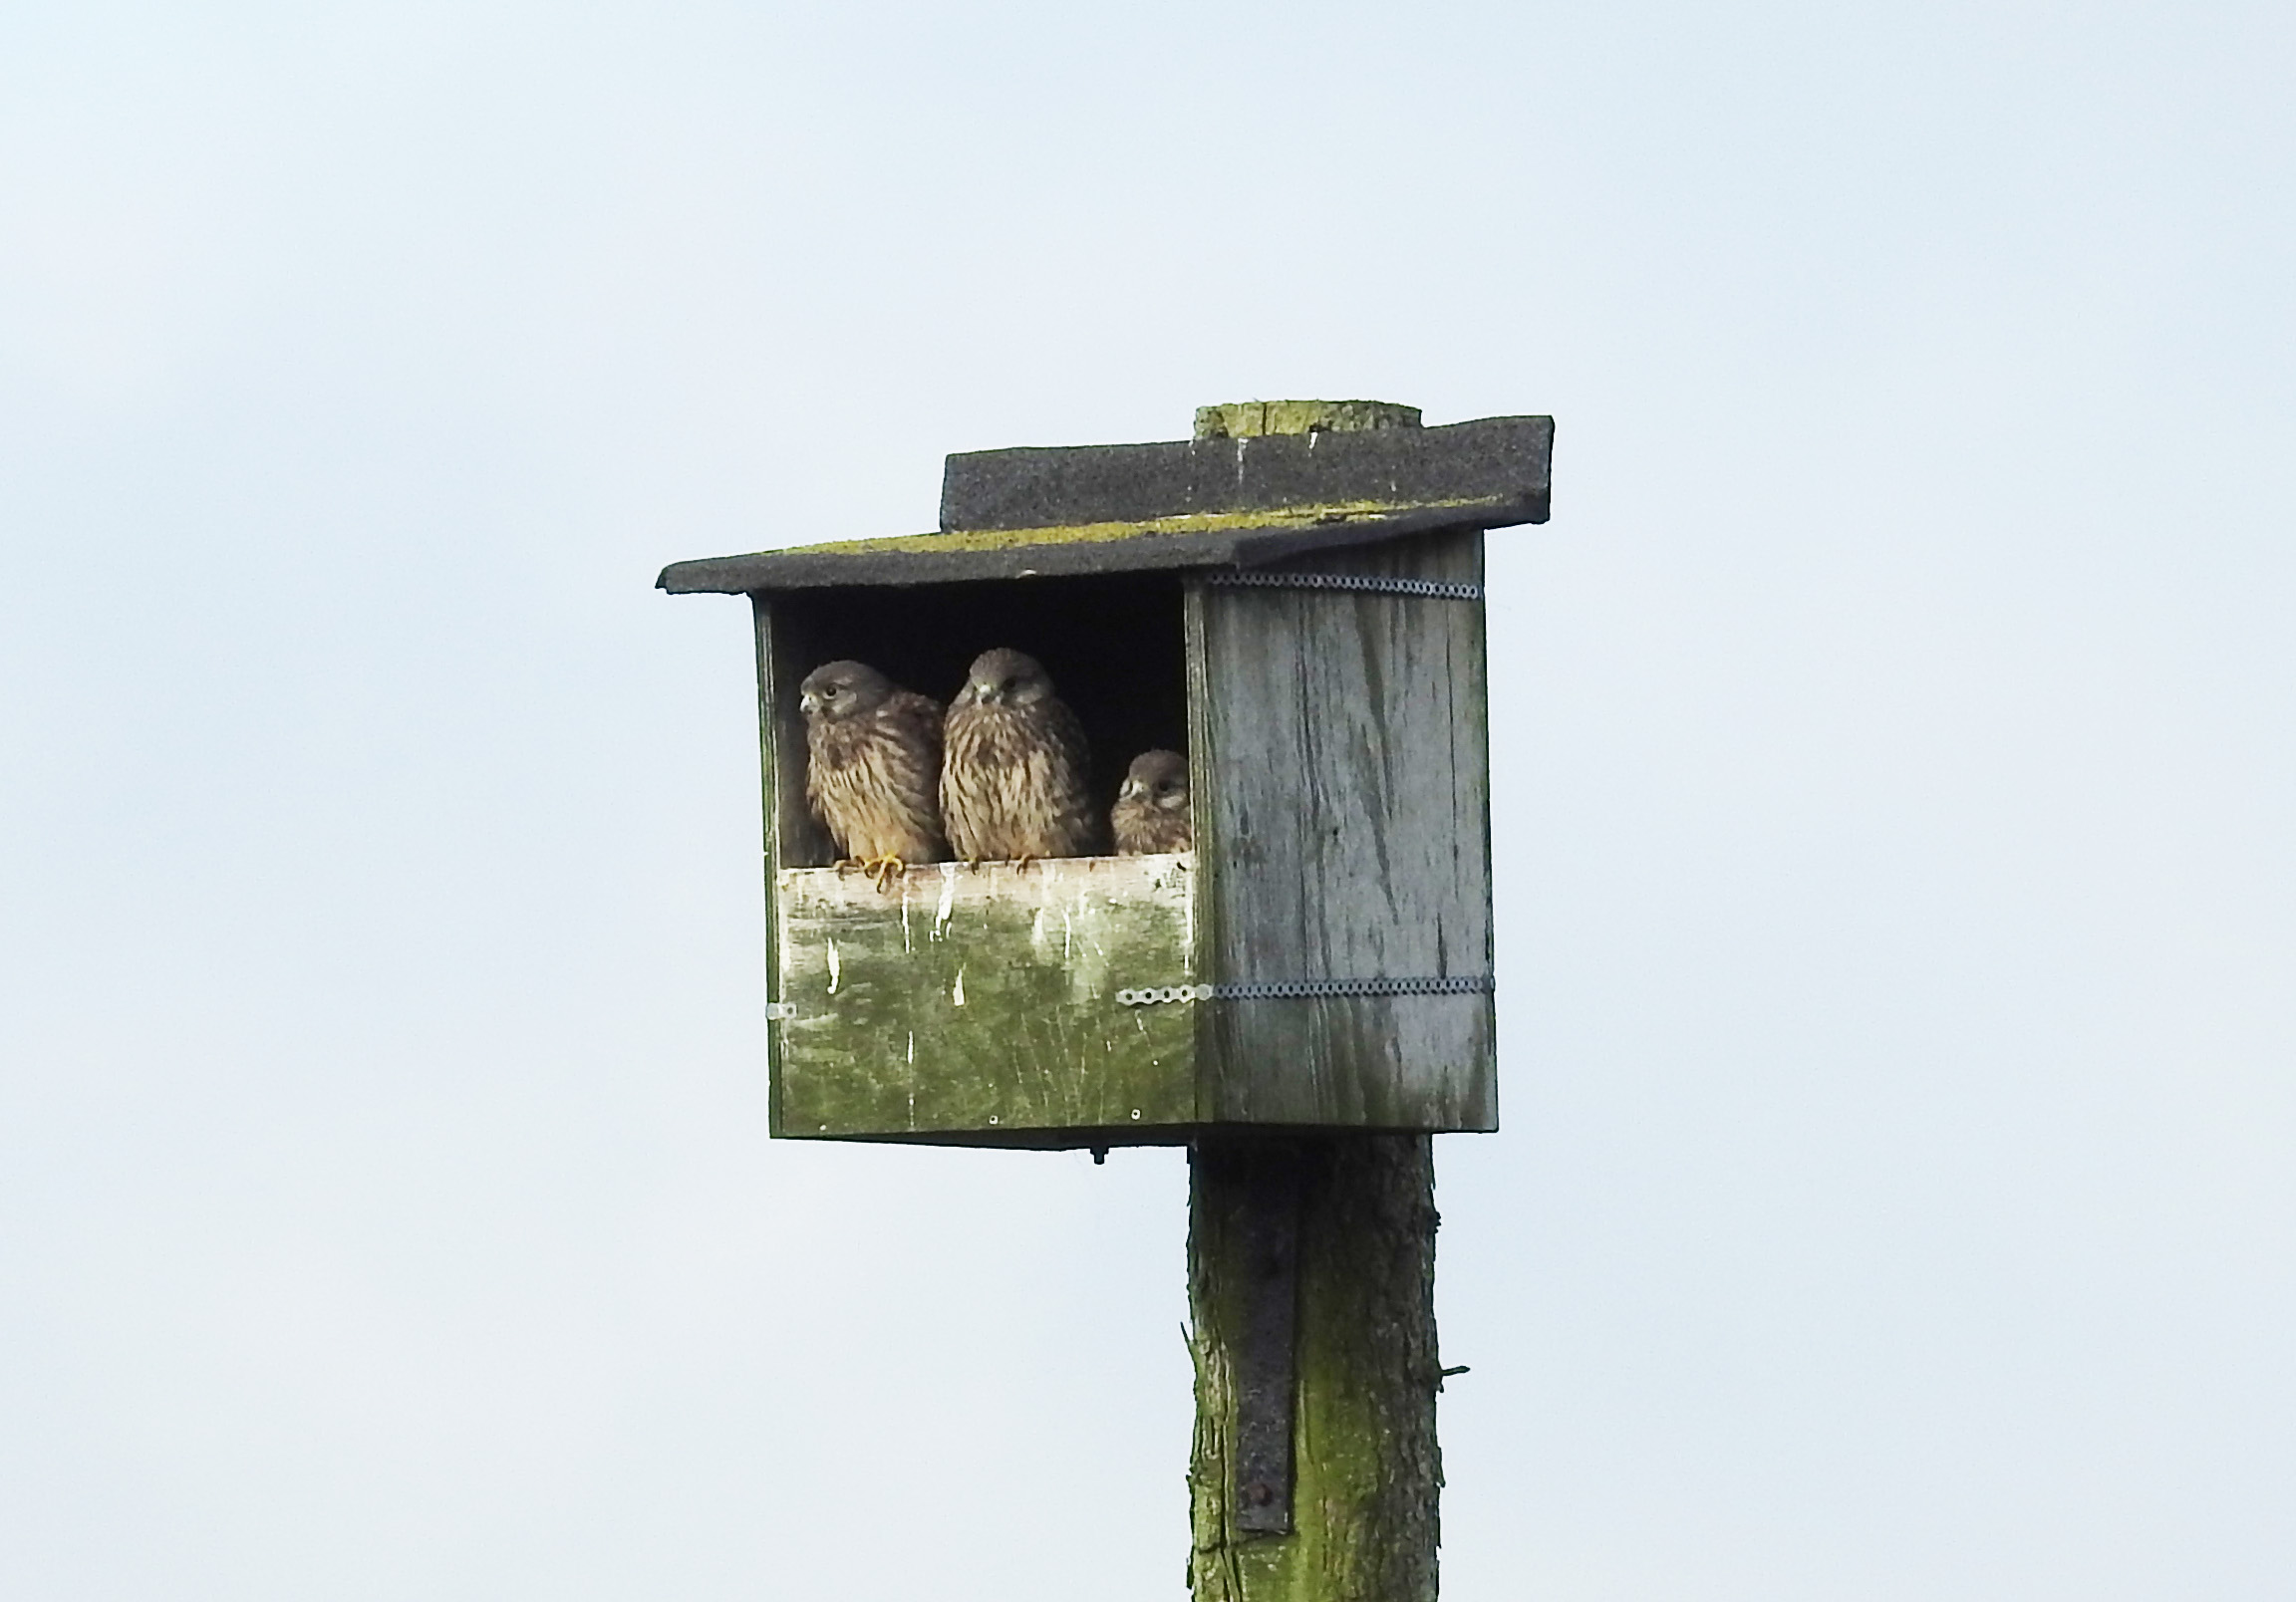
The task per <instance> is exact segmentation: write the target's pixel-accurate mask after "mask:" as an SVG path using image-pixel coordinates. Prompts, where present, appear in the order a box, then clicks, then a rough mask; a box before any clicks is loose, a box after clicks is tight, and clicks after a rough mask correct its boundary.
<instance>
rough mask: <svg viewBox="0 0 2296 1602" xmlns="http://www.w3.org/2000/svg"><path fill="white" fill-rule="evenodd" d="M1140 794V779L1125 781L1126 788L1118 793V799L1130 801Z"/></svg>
mask: <svg viewBox="0 0 2296 1602" xmlns="http://www.w3.org/2000/svg"><path fill="white" fill-rule="evenodd" d="M1139 793H1140V781H1139V780H1138V779H1126V780H1125V781H1124V788H1123V789H1121V790H1118V791H1117V792H1116V798H1117V799H1118V800H1120V801H1129V800H1131V799H1133V798H1134V797H1135V796H1137V795H1139Z"/></svg>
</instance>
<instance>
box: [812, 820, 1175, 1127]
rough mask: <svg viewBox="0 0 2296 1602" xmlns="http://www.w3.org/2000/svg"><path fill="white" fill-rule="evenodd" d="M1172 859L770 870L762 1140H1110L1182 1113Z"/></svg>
mask: <svg viewBox="0 0 2296 1602" xmlns="http://www.w3.org/2000/svg"><path fill="white" fill-rule="evenodd" d="M1194 877H1195V875H1194V872H1193V870H1192V867H1191V859H1190V858H1189V857H1188V856H1187V855H1185V854H1181V855H1176V856H1155V857H1070V858H1054V859H1050V860H1047V861H1042V862H1036V863H1031V864H1029V865H1028V866H1026V867H1021V866H1019V865H1018V864H1014V863H982V864H979V865H976V866H968V865H966V864H963V863H940V864H934V865H931V866H926V867H919V868H911V869H908V870H906V871H905V872H903V873H901V874H900V875H898V876H896V877H895V878H893V879H892V880H890V881H889V882H888V883H887V885H886V888H885V889H883V890H880V889H878V888H877V887H876V886H875V885H874V884H873V883H872V882H871V880H870V877H869V875H868V874H866V873H862V872H857V871H848V872H845V873H839V872H838V871H837V870H835V869H833V868H798V869H789V870H785V871H783V872H782V873H780V874H778V875H777V876H776V882H775V886H774V909H775V923H776V926H777V928H776V930H775V934H774V948H775V951H776V953H777V959H778V972H777V983H776V992H777V996H776V998H777V1000H778V1001H779V1003H780V1004H779V1007H778V1008H777V1009H776V1010H777V1011H778V1012H779V1014H780V1016H779V1017H778V1019H777V1021H776V1024H775V1030H776V1034H775V1044H776V1049H775V1053H774V1059H773V1069H774V1082H775V1106H776V1109H777V1116H776V1122H775V1126H774V1133H775V1134H777V1135H794V1136H811V1137H813V1138H816V1139H820V1138H830V1139H836V1138H840V1137H842V1138H848V1139H873V1140H904V1139H920V1140H937V1141H950V1140H957V1141H960V1142H962V1141H972V1142H974V1143H976V1144H983V1145H1019V1144H1030V1145H1077V1146H1082V1145H1121V1144H1127V1143H1128V1142H1129V1141H1130V1140H1136V1139H1145V1140H1155V1139H1159V1138H1161V1139H1165V1140H1169V1139H1170V1138H1172V1137H1171V1130H1172V1127H1173V1126H1176V1125H1187V1124H1191V1123H1193V1122H1194V1121H1195V1119H1196V1042H1195V1031H1194V1028H1193V1026H1192V1022H1191V1019H1190V1017H1189V1009H1188V1008H1187V1007H1186V1006H1171V1005H1166V1006H1124V1005H1121V1004H1119V1003H1118V1001H1117V999H1116V996H1117V992H1118V991H1119V990H1123V989H1127V988H1130V987H1133V986H1138V985H1176V984H1187V983H1192V982H1193V979H1194V962H1193V942H1194V925H1195V907H1194V899H1193V898H1194V890H1193V885H1192V883H1191V881H1192V880H1193V879H1194Z"/></svg>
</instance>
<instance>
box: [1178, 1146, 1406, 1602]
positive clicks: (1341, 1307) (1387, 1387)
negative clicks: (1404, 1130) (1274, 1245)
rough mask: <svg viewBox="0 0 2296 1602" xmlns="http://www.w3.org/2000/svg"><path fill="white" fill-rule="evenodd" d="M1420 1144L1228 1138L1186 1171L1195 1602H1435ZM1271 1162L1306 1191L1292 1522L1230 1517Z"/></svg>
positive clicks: (1206, 1149) (1301, 1211) (1198, 1155)
mask: <svg viewBox="0 0 2296 1602" xmlns="http://www.w3.org/2000/svg"><path fill="white" fill-rule="evenodd" d="M1431 1147H1432V1142H1431V1141H1430V1140H1429V1139H1428V1138H1427V1137H1426V1136H1424V1135H1355V1134H1328V1135H1316V1136H1306V1137H1302V1138H1299V1139H1297V1140H1285V1139H1282V1138H1272V1137H1266V1136H1252V1135H1239V1134H1236V1133H1234V1132H1232V1131H1230V1132H1223V1133H1221V1134H1219V1135H1216V1136H1209V1137H1207V1138H1206V1139H1204V1140H1202V1141H1200V1142H1198V1143H1197V1145H1196V1147H1195V1148H1194V1149H1193V1150H1192V1151H1191V1153H1190V1155H1189V1163H1188V1176H1189V1185H1188V1307H1189V1321H1190V1324H1191V1330H1190V1336H1189V1351H1190V1353H1191V1355H1192V1356H1193V1357H1194V1358H1195V1367H1196V1436H1195V1445H1194V1450H1193V1452H1192V1454H1191V1458H1190V1463H1189V1473H1188V1480H1189V1490H1190V1497H1189V1501H1190V1520H1189V1521H1190V1525H1191V1530H1192V1534H1193V1536H1194V1539H1193V1542H1192V1550H1191V1552H1190V1555H1189V1564H1188V1581H1189V1586H1190V1589H1191V1591H1192V1593H1193V1594H1194V1597H1195V1599H1196V1602H1434V1598H1435V1592H1436V1584H1435V1582H1436V1524H1437V1495H1438V1493H1439V1491H1440V1488H1441V1486H1442V1483H1443V1468H1442V1456H1441V1452H1440V1449H1439V1448H1438V1445H1437V1442H1436V1434H1435V1423H1436V1421H1435V1408H1436V1403H1435V1393H1436V1392H1437V1391H1438V1390H1439V1389H1440V1388H1441V1385H1442V1378H1441V1368H1442V1365H1441V1359H1440V1358H1439V1357H1438V1356H1437V1353H1436V1340H1435V1227H1436V1216H1435V1200H1434V1184H1435V1165H1434V1156H1433V1153H1432V1150H1431ZM1271 1163H1283V1164H1286V1165H1288V1166H1295V1167H1296V1168H1297V1169H1298V1170H1299V1171H1300V1174H1301V1182H1302V1183H1301V1187H1300V1191H1299V1195H1298V1212H1297V1247H1296V1251H1297V1275H1298V1283H1297V1294H1298V1305H1297V1309H1296V1319H1297V1324H1296V1328H1297V1347H1296V1353H1297V1372H1298V1381H1297V1398H1296V1402H1297V1405H1296V1408H1295V1410H1294V1414H1293V1423H1292V1430H1293V1437H1292V1445H1293V1450H1292V1462H1293V1465H1294V1466H1295V1467H1294V1480H1293V1490H1292V1521H1291V1523H1292V1527H1291V1532H1290V1533H1288V1534H1275V1535H1271V1534H1264V1533H1260V1532H1258V1531H1255V1530H1254V1529H1253V1528H1252V1527H1251V1521H1250V1520H1248V1519H1246V1518H1245V1517H1244V1516H1242V1515H1243V1512H1244V1508H1243V1506H1242V1504H1241V1498H1240V1497H1239V1496H1238V1493H1237V1480H1238V1470H1239V1468H1240V1466H1241V1465H1242V1463H1243V1461H1244V1454H1245V1452H1246V1450H1247V1442H1246V1440H1245V1437H1244V1431H1243V1429H1242V1427H1241V1426H1242V1423H1243V1421H1242V1419H1241V1418H1240V1412H1241V1405H1242V1403H1243V1394H1242V1393H1243V1387H1244V1383H1245V1378H1246V1371H1247V1368H1248V1366H1249V1364H1250V1363H1251V1361H1252V1358H1251V1351H1250V1348H1251V1343H1252V1328H1251V1324H1252V1293H1253V1279H1254V1263H1253V1260H1252V1259H1253V1252H1252V1241H1253V1237H1254V1235H1255V1234H1256V1233H1257V1232H1258V1227H1259V1224H1260V1221H1261V1220H1259V1219H1258V1218H1257V1217H1256V1215H1255V1214H1256V1209H1258V1208H1260V1207H1262V1206H1264V1205H1265V1188H1264V1186H1263V1185H1262V1184H1261V1183H1259V1182H1260V1175H1261V1173H1262V1171H1264V1169H1265V1168H1266V1167H1267V1166H1268V1165H1270V1164H1271Z"/></svg>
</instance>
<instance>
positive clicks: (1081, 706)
mask: <svg viewBox="0 0 2296 1602" xmlns="http://www.w3.org/2000/svg"><path fill="white" fill-rule="evenodd" d="M761 600H762V602H763V604H764V606H765V607H766V608H767V611H768V617H769V621H770V629H771V636H770V638H771V640H772V649H773V659H774V661H773V668H774V671H773V681H774V699H775V701H776V702H777V703H778V704H776V705H775V706H774V707H773V708H772V715H773V718H774V721H775V725H776V728H777V729H778V731H779V732H778V735H777V737H776V739H775V742H774V743H775V745H776V746H777V748H778V753H779V764H778V765H779V768H780V771H779V773H778V774H777V775H776V782H777V785H778V788H779V792H780V795H781V797H782V802H781V804H780V805H779V806H778V807H777V808H776V809H775V810H776V811H777V812H778V813H779V828H780V860H781V866H782V867H784V868H817V867H822V866H825V865H826V864H828V863H829V862H830V861H831V860H833V858H834V856H835V851H834V849H833V847H832V846H831V843H830V841H829V837H828V835H827V834H826V832H825V831H823V830H822V829H821V828H820V827H819V826H818V825H817V824H815V823H814V822H813V820H812V818H811V817H810V815H809V814H808V813H807V812H806V809H805V802H804V793H805V725H804V720H803V718H802V717H801V716H800V715H799V713H798V710H797V686H798V683H799V681H800V680H802V679H803V678H804V676H805V675H806V674H807V673H809V672H811V671H812V670H813V669H814V668H815V667H820V666H821V665H822V664H823V663H825V662H836V661H838V660H839V659H843V658H850V659H852V660H853V661H856V662H864V663H867V664H868V665H869V666H870V667H875V668H876V669H877V670H878V671H879V672H882V673H884V674H885V675H886V676H887V677H889V678H891V679H892V680H893V681H894V682H895V683H897V684H901V685H903V686H905V687H907V688H909V689H914V690H917V691H919V692H921V693H923V694H927V695H930V696H932V697H933V698H934V699H935V700H937V701H939V702H941V703H942V704H943V705H947V704H948V703H949V701H950V699H951V698H952V697H953V696H955V695H956V693H957V692H958V690H960V689H962V688H963V687H964V684H965V670H966V669H967V668H968V667H971V666H972V664H973V659H974V658H976V657H978V656H980V655H981V653H983V652H984V651H991V650H994V649H996V648H997V647H1000V646H1006V647H1010V648H1011V649H1013V650H1015V651H1022V652H1025V653H1027V654H1028V655H1029V656H1031V657H1034V658H1035V659H1036V660H1037V661H1038V662H1040V663H1042V664H1043V665H1044V670H1045V671H1046V672H1047V673H1048V674H1050V676H1051V679H1052V685H1053V688H1054V689H1055V690H1056V691H1057V692H1058V693H1059V696H1060V698H1061V699H1062V700H1064V701H1066V702H1067V703H1068V705H1069V707H1070V708H1071V709H1072V710H1073V711H1074V712H1075V713H1076V716H1077V718H1078V719H1079V720H1080V721H1081V722H1082V723H1083V725H1084V734H1085V737H1086V739H1088V740H1089V741H1090V742H1091V747H1092V793H1093V797H1094V802H1095V805H1096V806H1097V807H1098V809H1099V813H1100V816H1101V817H1102V818H1103V819H1105V818H1106V817H1107V815H1108V809H1109V808H1110V807H1112V806H1113V805H1115V802H1116V791H1117V788H1118V786H1120V785H1121V784H1122V783H1123V782H1124V770H1125V769H1126V768H1127V767H1129V766H1130V765H1131V762H1132V759H1133V758H1134V757H1135V756H1138V755H1139V754H1140V753H1141V752H1142V751H1150V750H1155V749H1157V748H1158V747H1162V748H1164V749H1166V750H1173V751H1181V752H1185V751H1186V750H1187V749H1188V657H1187V643H1186V622H1185V617H1186V613H1185V606H1184V602H1183V595H1182V590H1181V583H1180V578H1179V576H1178V575H1177V574H1172V573H1126V574H1110V575H1105V576H1094V577H1089V578H1056V579H1020V580H1007V581H1003V582H988V583H974V584H920V585H899V586H894V585H887V586H871V587H868V588H840V589H818V590H785V591H781V592H779V593H778V594H774V595H770V596H766V597H763V598H761Z"/></svg>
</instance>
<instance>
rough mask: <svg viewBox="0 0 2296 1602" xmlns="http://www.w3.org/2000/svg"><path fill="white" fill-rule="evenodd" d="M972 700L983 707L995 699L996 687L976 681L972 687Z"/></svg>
mask: <svg viewBox="0 0 2296 1602" xmlns="http://www.w3.org/2000/svg"><path fill="white" fill-rule="evenodd" d="M973 699H974V700H975V701H977V702H978V703H980V704H981V705H983V706H986V705H988V704H990V703H991V702H992V701H994V700H996V699H997V686H996V685H995V684H984V683H980V682H978V681H976V682H975V683H974V685H973Z"/></svg>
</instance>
